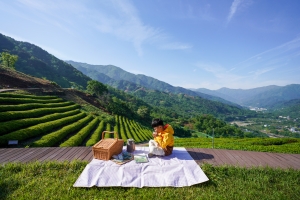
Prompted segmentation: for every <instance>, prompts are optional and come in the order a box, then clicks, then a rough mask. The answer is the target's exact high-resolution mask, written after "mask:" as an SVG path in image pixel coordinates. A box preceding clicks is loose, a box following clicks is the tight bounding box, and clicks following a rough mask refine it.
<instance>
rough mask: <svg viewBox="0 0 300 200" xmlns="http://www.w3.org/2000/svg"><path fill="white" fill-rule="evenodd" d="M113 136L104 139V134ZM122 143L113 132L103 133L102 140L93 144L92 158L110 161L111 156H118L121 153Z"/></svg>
mask: <svg viewBox="0 0 300 200" xmlns="http://www.w3.org/2000/svg"><path fill="white" fill-rule="evenodd" d="M105 133H109V134H114V138H104V134H105ZM123 145H124V141H123V140H122V139H119V135H118V133H117V132H114V131H103V132H102V140H100V141H99V142H97V143H96V144H94V146H93V154H94V158H96V159H99V160H110V159H111V157H112V156H113V155H118V154H120V153H121V152H122V149H123Z"/></svg>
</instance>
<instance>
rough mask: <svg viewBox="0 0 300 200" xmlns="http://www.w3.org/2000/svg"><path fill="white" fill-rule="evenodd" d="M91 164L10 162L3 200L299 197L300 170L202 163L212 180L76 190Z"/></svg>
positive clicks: (0, 184) (2, 171) (1, 186)
mask: <svg viewBox="0 0 300 200" xmlns="http://www.w3.org/2000/svg"><path fill="white" fill-rule="evenodd" d="M86 164H87V162H78V161H74V162H64V163H58V162H46V163H38V162H35V163H29V164H20V163H19V164H18V163H8V164H6V165H3V166H1V167H0V176H1V180H0V191H1V193H0V199H183V198H184V199H254V198H256V199H297V198H298V197H299V195H300V191H299V188H300V171H299V170H293V169H289V170H281V169H271V168H252V169H245V168H237V167H229V166H222V167H213V166H211V165H208V164H204V165H202V166H201V167H202V169H203V171H204V172H205V174H206V175H207V176H208V178H209V179H210V180H209V181H208V182H206V183H202V184H198V185H194V186H191V187H183V188H170V187H165V188H141V189H140V188H122V187H107V188H98V187H93V188H74V187H73V184H74V182H75V181H76V179H77V178H78V176H79V175H80V174H81V172H82V171H83V169H84V167H85V166H86Z"/></svg>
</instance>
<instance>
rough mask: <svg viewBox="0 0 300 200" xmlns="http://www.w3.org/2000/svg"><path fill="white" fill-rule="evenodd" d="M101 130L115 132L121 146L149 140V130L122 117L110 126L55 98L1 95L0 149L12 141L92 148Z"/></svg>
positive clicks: (44, 145) (36, 145)
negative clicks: (128, 142) (132, 141)
mask: <svg viewBox="0 0 300 200" xmlns="http://www.w3.org/2000/svg"><path fill="white" fill-rule="evenodd" d="M104 130H106V131H116V132H118V133H119V138H122V139H123V140H124V142H126V141H127V139H129V138H133V139H134V140H135V142H136V143H139V142H143V141H147V140H149V139H150V138H152V132H151V130H150V129H148V128H146V127H142V126H141V125H140V124H139V123H137V122H135V121H133V120H129V119H127V118H124V117H123V116H117V115H116V116H115V124H114V125H112V124H109V123H106V122H105V121H101V120H100V119H99V118H98V117H97V116H93V115H88V114H87V113H85V112H82V111H80V105H77V104H75V103H73V102H69V101H64V100H63V99H61V98H58V97H55V96H35V95H21V94H13V93H0V147H7V146H8V143H9V141H11V140H18V143H19V146H29V147H51V146H60V147H67V146H92V145H94V144H95V143H97V142H98V141H99V140H100V139H101V137H102V132H103V131H104ZM105 137H106V138H108V137H114V136H113V135H112V134H105Z"/></svg>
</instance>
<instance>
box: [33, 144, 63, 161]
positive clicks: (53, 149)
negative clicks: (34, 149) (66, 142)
mask: <svg viewBox="0 0 300 200" xmlns="http://www.w3.org/2000/svg"><path fill="white" fill-rule="evenodd" d="M58 151H60V148H57V147H50V148H49V149H48V151H47V153H45V154H44V155H43V156H41V157H40V158H38V159H37V161H39V162H43V161H46V160H47V159H48V160H51V157H54V155H56V153H57V152H58Z"/></svg>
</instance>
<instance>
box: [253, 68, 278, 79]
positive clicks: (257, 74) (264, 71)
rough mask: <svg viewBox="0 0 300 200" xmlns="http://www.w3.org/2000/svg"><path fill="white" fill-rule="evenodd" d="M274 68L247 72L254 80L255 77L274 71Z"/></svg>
mask: <svg viewBox="0 0 300 200" xmlns="http://www.w3.org/2000/svg"><path fill="white" fill-rule="evenodd" d="M274 69H276V68H265V69H257V70H256V71H251V72H249V74H253V75H254V77H253V78H254V79H256V78H257V77H259V76H260V75H262V74H265V73H267V72H270V71H272V70H274Z"/></svg>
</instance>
